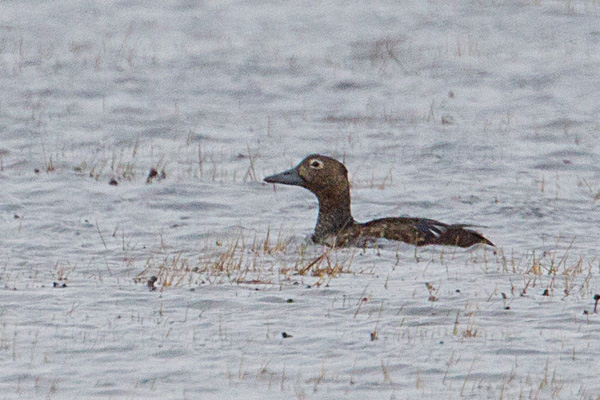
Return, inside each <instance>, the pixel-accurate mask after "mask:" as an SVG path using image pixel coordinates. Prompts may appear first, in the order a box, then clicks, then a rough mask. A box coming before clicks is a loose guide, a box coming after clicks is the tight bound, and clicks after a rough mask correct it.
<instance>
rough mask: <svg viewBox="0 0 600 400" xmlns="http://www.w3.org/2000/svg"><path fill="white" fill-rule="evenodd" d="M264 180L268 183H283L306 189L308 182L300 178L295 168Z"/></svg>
mask: <svg viewBox="0 0 600 400" xmlns="http://www.w3.org/2000/svg"><path fill="white" fill-rule="evenodd" d="M263 180H264V181H265V182H268V183H282V184H284V185H293V186H302V187H306V181H305V180H304V179H303V178H302V177H301V176H300V174H299V173H298V171H297V170H296V169H295V168H292V169H288V170H287V171H283V172H281V173H279V174H275V175H271V176H267V177H266V178H265V179H263Z"/></svg>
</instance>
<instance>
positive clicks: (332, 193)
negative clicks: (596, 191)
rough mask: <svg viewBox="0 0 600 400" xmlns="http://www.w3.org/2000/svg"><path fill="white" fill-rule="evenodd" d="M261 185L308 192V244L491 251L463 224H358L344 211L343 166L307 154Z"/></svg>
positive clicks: (403, 220) (407, 220) (408, 220)
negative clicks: (313, 211)
mask: <svg viewBox="0 0 600 400" xmlns="http://www.w3.org/2000/svg"><path fill="white" fill-rule="evenodd" d="M264 181H265V182H267V183H273V184H282V185H291V186H300V187H302V188H305V189H308V190H309V191H311V192H312V193H313V194H314V195H315V196H316V197H317V201H318V204H319V215H318V218H317V225H316V226H315V231H314V233H313V234H312V235H311V239H312V241H313V242H314V243H316V244H323V245H327V246H330V247H348V246H358V247H365V246H367V245H371V244H376V243H377V241H378V240H379V239H381V238H384V239H388V240H395V241H401V242H405V243H408V244H412V245H416V246H426V245H444V246H458V247H464V248H467V247H471V246H474V245H488V246H492V247H495V245H494V244H493V243H492V242H491V241H489V240H488V239H486V238H485V237H484V236H483V235H482V234H480V233H479V232H476V231H474V230H472V229H469V227H472V225H466V224H446V223H443V222H439V221H436V220H434V219H429V218H412V217H387V218H380V219H375V220H372V221H369V222H365V223H360V222H357V221H355V220H354V217H353V216H352V212H351V210H350V182H349V180H348V170H347V169H346V166H345V165H344V164H342V163H341V162H339V161H338V160H336V159H334V158H331V157H328V156H324V155H321V154H311V155H309V156H307V157H306V158H304V159H303V160H302V161H301V162H300V163H299V164H298V165H297V166H296V167H294V168H292V169H289V170H286V171H283V172H280V173H278V174H274V175H270V176H267V177H266V178H264Z"/></svg>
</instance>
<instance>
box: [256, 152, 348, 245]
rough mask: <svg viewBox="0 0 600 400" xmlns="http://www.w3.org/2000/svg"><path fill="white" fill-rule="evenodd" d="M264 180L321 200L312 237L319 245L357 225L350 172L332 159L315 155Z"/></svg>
mask: <svg viewBox="0 0 600 400" xmlns="http://www.w3.org/2000/svg"><path fill="white" fill-rule="evenodd" d="M264 180H265V182H269V183H281V184H284V185H293V186H300V187H303V188H305V189H308V190H310V191H311V192H313V193H314V194H315V196H317V200H318V201H319V217H318V218H317V226H316V227H315V232H314V234H313V236H312V239H313V241H314V242H315V243H323V242H325V241H326V240H328V239H327V238H329V237H331V236H333V237H335V236H336V235H337V233H338V232H339V231H340V230H341V229H343V228H345V227H349V226H352V225H353V224H354V219H353V218H352V213H351V212H350V184H349V183H348V170H347V169H346V167H345V166H344V164H342V163H341V162H339V161H337V160H335V159H333V158H331V157H327V156H322V155H320V154H311V155H310V156H308V157H306V158H305V159H304V160H302V161H301V162H300V164H298V165H297V166H296V167H295V168H292V169H289V170H287V171H283V172H281V173H279V174H275V175H271V176H267V177H266V178H265V179H264ZM334 242H335V239H334Z"/></svg>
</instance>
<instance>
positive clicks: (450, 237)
mask: <svg viewBox="0 0 600 400" xmlns="http://www.w3.org/2000/svg"><path fill="white" fill-rule="evenodd" d="M439 241H440V242H441V243H442V244H449V245H453V246H459V247H471V246H473V245H476V244H486V245H488V246H492V247H496V245H495V244H494V243H492V242H490V241H489V240H488V239H486V238H485V237H484V236H483V235H482V234H481V233H479V232H475V231H473V230H471V229H466V228H465V225H450V226H448V228H447V230H446V232H444V234H443V235H442V236H441V237H440V238H439Z"/></svg>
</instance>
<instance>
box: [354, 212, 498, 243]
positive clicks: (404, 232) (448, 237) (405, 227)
mask: <svg viewBox="0 0 600 400" xmlns="http://www.w3.org/2000/svg"><path fill="white" fill-rule="evenodd" d="M357 225H360V226H357V227H356V228H357V229H358V231H359V232H360V236H362V237H379V238H381V237H383V238H386V239H390V240H400V241H403V242H406V243H410V244H414V245H417V246H426V245H430V244H438V245H447V246H459V247H471V246H473V245H475V244H479V243H483V244H487V245H490V246H494V244H493V243H492V242H490V241H489V240H488V239H486V238H485V237H484V236H483V235H481V234H480V233H478V232H475V231H473V230H471V229H467V226H468V225H462V224H457V225H448V224H445V223H443V222H439V221H436V220H433V219H427V218H403V217H398V218H381V219H376V220H373V221H369V222H367V223H364V224H357Z"/></svg>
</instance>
